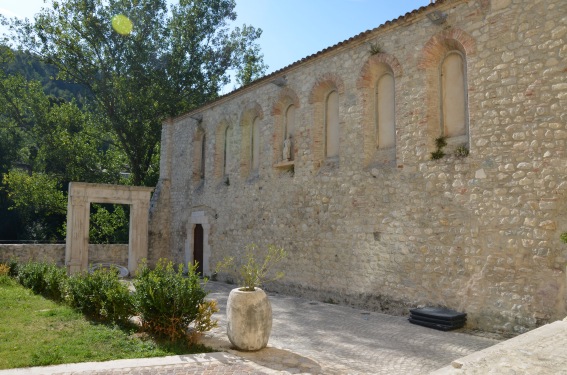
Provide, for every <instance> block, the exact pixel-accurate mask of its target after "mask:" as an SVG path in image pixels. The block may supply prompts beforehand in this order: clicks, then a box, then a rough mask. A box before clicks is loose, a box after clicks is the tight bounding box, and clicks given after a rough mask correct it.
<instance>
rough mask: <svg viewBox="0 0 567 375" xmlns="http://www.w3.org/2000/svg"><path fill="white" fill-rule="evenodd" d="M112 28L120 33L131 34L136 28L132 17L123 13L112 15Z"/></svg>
mask: <svg viewBox="0 0 567 375" xmlns="http://www.w3.org/2000/svg"><path fill="white" fill-rule="evenodd" d="M112 28H113V29H114V31H116V32H117V33H118V34H120V35H129V34H130V33H131V32H132V29H133V28H134V25H133V24H132V21H130V18H128V17H126V16H125V15H123V14H117V15H115V16H114V17H112Z"/></svg>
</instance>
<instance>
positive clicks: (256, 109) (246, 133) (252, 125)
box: [240, 102, 264, 178]
mask: <svg viewBox="0 0 567 375" xmlns="http://www.w3.org/2000/svg"><path fill="white" fill-rule="evenodd" d="M263 118H264V111H263V110H262V107H261V106H260V105H259V104H258V103H256V102H253V103H249V104H248V105H247V106H246V107H245V108H244V110H243V111H242V115H241V116H240V127H241V137H242V138H241V149H240V173H241V175H242V177H244V178H247V177H252V176H253V174H255V173H257V172H258V170H257V168H258V165H259V164H257V163H256V162H258V163H259V161H260V160H261V159H260V158H261V152H260V148H261V144H262V143H261V137H260V131H259V127H260V121H261V120H262V119H263ZM255 142H256V143H255ZM255 158H256V159H255Z"/></svg>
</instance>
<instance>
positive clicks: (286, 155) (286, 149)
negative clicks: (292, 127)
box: [283, 135, 291, 161]
mask: <svg viewBox="0 0 567 375" xmlns="http://www.w3.org/2000/svg"><path fill="white" fill-rule="evenodd" d="M283 160H284V161H289V160H291V135H290V136H289V137H287V138H286V139H285V140H284V142H283Z"/></svg>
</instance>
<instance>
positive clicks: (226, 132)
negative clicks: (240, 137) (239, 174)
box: [222, 126, 230, 176]
mask: <svg viewBox="0 0 567 375" xmlns="http://www.w3.org/2000/svg"><path fill="white" fill-rule="evenodd" d="M229 135H230V127H228V126H227V127H226V129H224V140H223V142H224V144H223V155H222V176H226V175H227V173H228V157H229V151H228V140H229Z"/></svg>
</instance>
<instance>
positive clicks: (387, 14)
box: [0, 0, 429, 73]
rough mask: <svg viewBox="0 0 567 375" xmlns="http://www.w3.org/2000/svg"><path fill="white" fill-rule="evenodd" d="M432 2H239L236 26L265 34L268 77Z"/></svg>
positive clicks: (19, 4)
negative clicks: (256, 29) (245, 25)
mask: <svg viewBox="0 0 567 375" xmlns="http://www.w3.org/2000/svg"><path fill="white" fill-rule="evenodd" d="M428 4H429V0H393V1H391V0H237V5H236V12H237V14H238V20H237V21H236V25H242V24H243V23H245V24H248V25H253V26H254V27H258V28H261V29H262V30H263V34H262V38H261V39H260V41H259V43H260V46H261V49H262V53H263V54H264V62H265V63H266V64H267V65H268V66H269V69H268V73H271V72H273V71H275V70H279V69H281V68H283V67H285V66H287V65H289V64H292V63H293V62H295V61H298V60H300V59H302V58H304V57H307V56H309V55H312V54H314V53H316V52H319V51H321V50H322V49H324V48H326V47H330V46H332V45H335V44H337V43H339V42H342V41H343V40H346V39H348V38H350V37H353V36H355V35H357V34H359V33H361V32H363V31H366V30H369V29H373V28H375V27H378V26H380V25H381V24H383V23H384V22H386V21H389V20H393V19H395V18H398V17H399V16H401V15H404V14H405V13H407V12H411V11H412V10H414V9H417V8H419V7H422V6H426V5H428ZM43 6H45V4H44V3H43V0H0V13H1V14H3V15H5V16H8V17H14V16H15V17H21V18H25V17H27V18H33V15H34V14H35V13H37V12H38V11H39V9H41V7H43Z"/></svg>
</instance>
